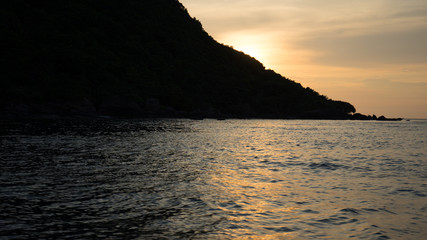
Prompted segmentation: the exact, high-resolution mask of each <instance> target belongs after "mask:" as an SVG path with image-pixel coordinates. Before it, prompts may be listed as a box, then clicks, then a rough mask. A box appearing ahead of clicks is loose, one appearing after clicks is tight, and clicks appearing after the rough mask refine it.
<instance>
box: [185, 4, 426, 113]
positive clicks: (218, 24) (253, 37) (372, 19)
mask: <svg viewBox="0 0 427 240" xmlns="http://www.w3.org/2000/svg"><path fill="white" fill-rule="evenodd" d="M180 2H181V3H182V4H183V5H184V6H185V7H186V8H187V10H188V12H189V13H190V15H191V16H192V17H194V18H196V19H198V20H199V21H200V22H201V23H202V25H203V28H204V29H205V31H206V32H208V33H209V34H210V35H211V36H212V37H213V38H215V39H216V40H217V41H218V42H220V43H223V44H225V45H229V46H233V47H234V48H235V49H237V50H240V51H243V52H245V53H247V54H249V55H251V56H253V57H255V58H256V59H258V60H259V61H260V62H262V63H263V64H264V66H265V67H266V68H268V69H272V70H274V71H276V72H277V73H279V74H281V75H282V76H285V77H287V78H290V79H292V80H294V81H296V82H299V83H301V84H302V85H303V86H304V87H310V88H312V89H314V90H316V91H317V92H319V93H320V94H322V95H325V96H327V97H329V98H331V99H334V100H341V101H346V102H349V103H351V104H353V105H354V106H355V108H356V110H357V112H360V113H363V114H367V115H372V114H375V115H377V116H380V115H384V116H386V117H403V118H427V1H425V0H405V1H402V0H353V1H343V0H322V1H319V0H180Z"/></svg>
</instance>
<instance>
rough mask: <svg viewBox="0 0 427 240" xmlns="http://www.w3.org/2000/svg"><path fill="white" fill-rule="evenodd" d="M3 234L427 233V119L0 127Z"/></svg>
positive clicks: (366, 235) (327, 235)
mask: <svg viewBox="0 0 427 240" xmlns="http://www.w3.org/2000/svg"><path fill="white" fill-rule="evenodd" d="M0 159H1V162H0V163H1V175H0V183H1V188H0V239H93V238H106V239H239V238H241V239H321V238H325V239H348V238H355V239H425V238H426V236H427V121H425V120H412V121H402V122H374V121H372V122H371V121H310V120H308V121H302V120H226V121H217V120H203V121H192V120H46V121H36V122H13V123H12V122H5V121H3V122H2V123H1V128H0Z"/></svg>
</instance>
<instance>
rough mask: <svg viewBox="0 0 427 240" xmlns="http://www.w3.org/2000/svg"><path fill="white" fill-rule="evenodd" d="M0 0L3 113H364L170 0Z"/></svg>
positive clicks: (221, 115) (358, 116) (333, 116)
mask: <svg viewBox="0 0 427 240" xmlns="http://www.w3.org/2000/svg"><path fill="white" fill-rule="evenodd" d="M1 5H2V8H1V11H0V17H1V22H2V27H1V30H0V31H1V36H2V45H1V52H2V54H1V56H0V60H1V63H0V67H1V76H0V78H1V80H0V112H1V114H2V115H3V116H9V117H35V116H88V117H97V116H116V117H186V118H195V119H201V118H217V119H224V118H285V119H287V118H300V119H364V118H365V117H368V116H365V115H362V114H353V113H355V112H356V110H355V108H354V106H353V105H351V104H350V103H347V102H342V101H336V100H332V99H329V98H327V97H326V96H323V95H320V94H319V93H318V92H316V91H314V90H312V89H310V88H305V87H303V86H301V84H299V83H297V82H295V81H293V80H290V79H288V78H286V77H283V76H281V75H279V74H277V73H275V72H274V71H272V70H268V69H265V67H264V66H263V64H262V63H260V62H259V61H257V60H256V59H254V58H252V57H250V56H248V55H246V54H244V53H242V52H239V51H236V50H234V49H233V48H232V47H229V46H225V45H222V44H220V43H218V42H216V41H215V40H214V39H213V38H212V37H211V36H210V35H209V34H207V33H206V32H205V31H204V29H203V27H202V25H201V24H200V22H199V21H198V20H196V19H194V18H191V17H190V15H189V14H188V12H187V10H186V9H185V7H184V6H183V5H182V4H181V3H180V2H179V1H177V0H152V1H140V0H126V1H119V0H109V1H95V0H84V1H83V0H74V1H65V0H57V1H32V0H15V1H6V2H3V3H2V4H1ZM378 120H382V119H379V118H378Z"/></svg>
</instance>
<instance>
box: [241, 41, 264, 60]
mask: <svg viewBox="0 0 427 240" xmlns="http://www.w3.org/2000/svg"><path fill="white" fill-rule="evenodd" d="M235 48H236V49H237V50H239V51H242V52H244V53H246V54H247V55H249V56H251V57H254V58H256V59H257V60H259V61H261V60H262V58H263V54H262V52H261V49H260V47H259V46H255V45H250V44H242V45H239V46H236V47H235Z"/></svg>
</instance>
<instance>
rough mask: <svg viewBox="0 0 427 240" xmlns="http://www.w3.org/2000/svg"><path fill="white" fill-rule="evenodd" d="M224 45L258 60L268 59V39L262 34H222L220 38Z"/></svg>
mask: <svg viewBox="0 0 427 240" xmlns="http://www.w3.org/2000/svg"><path fill="white" fill-rule="evenodd" d="M221 41H222V42H224V43H225V44H226V45H231V46H233V48H234V49H236V50H238V51H242V52H244V53H245V54H247V55H249V56H251V57H254V58H256V59H257V60H258V61H261V62H263V61H266V60H268V57H269V54H268V45H267V44H268V42H269V41H268V39H266V37H265V35H262V34H245V33H234V34H228V35H226V36H223V38H222V39H221Z"/></svg>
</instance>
